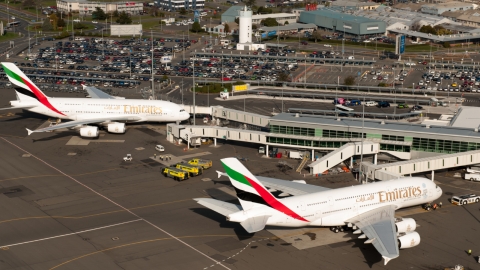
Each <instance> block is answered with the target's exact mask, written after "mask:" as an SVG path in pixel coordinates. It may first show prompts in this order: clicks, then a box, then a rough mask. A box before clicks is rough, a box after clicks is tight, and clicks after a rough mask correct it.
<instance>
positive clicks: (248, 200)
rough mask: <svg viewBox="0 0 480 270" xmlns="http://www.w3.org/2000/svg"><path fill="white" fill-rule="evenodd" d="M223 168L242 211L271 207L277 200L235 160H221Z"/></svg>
mask: <svg viewBox="0 0 480 270" xmlns="http://www.w3.org/2000/svg"><path fill="white" fill-rule="evenodd" d="M221 162H222V165H223V168H224V169H225V172H226V173H227V175H228V178H229V179H230V182H232V185H233V187H234V188H235V191H236V192H237V197H238V200H239V201H240V204H241V205H242V208H243V210H249V209H251V208H254V207H258V206H261V205H267V206H271V205H272V204H273V205H274V204H276V203H277V202H278V200H277V199H276V198H275V197H274V196H273V195H272V194H271V193H270V192H269V191H268V190H267V188H265V186H264V185H263V184H262V183H261V182H260V181H258V179H257V178H256V177H255V176H254V175H253V174H252V173H251V172H250V171H249V170H248V169H247V168H245V166H244V165H243V164H242V163H241V162H240V161H238V159H236V158H224V159H221Z"/></svg>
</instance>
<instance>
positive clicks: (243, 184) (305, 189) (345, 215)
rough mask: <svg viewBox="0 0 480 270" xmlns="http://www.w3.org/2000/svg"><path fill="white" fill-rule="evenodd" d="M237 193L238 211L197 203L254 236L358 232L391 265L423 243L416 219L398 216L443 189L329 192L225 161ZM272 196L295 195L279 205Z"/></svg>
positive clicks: (382, 186) (407, 181)
mask: <svg viewBox="0 0 480 270" xmlns="http://www.w3.org/2000/svg"><path fill="white" fill-rule="evenodd" d="M221 162H222V165H223V168H224V169H225V171H226V174H225V173H222V172H217V173H218V174H219V177H220V176H221V175H226V176H228V178H229V179H230V181H231V182H232V185H233V187H234V188H235V190H236V192H237V197H238V200H239V201H240V205H236V204H232V203H227V202H223V201H219V200H215V199H211V198H197V199H195V200H196V201H197V202H198V203H199V204H201V205H203V206H205V207H207V208H210V209H212V210H213V211H215V212H217V213H219V214H222V215H224V216H225V217H226V218H227V220H228V221H232V222H238V223H240V224H241V225H242V226H243V228H244V229H245V230H246V231H247V232H249V233H254V232H258V231H261V230H263V229H264V228H265V226H266V225H271V226H282V227H304V226H343V225H348V226H349V227H354V228H356V227H358V228H359V229H358V230H356V231H355V232H354V233H355V234H361V235H360V238H364V239H367V238H368V239H367V240H366V242H365V243H369V244H373V245H374V247H375V248H376V249H377V250H378V252H379V253H380V254H381V255H382V257H383V258H384V260H385V264H387V263H388V262H389V261H390V260H392V259H395V258H397V257H398V256H399V248H400V249H404V248H410V247H414V246H417V245H418V244H419V243H420V235H419V234H418V233H417V232H415V229H416V227H417V224H416V222H415V220H414V219H412V218H402V219H397V218H395V210H397V209H400V208H404V207H410V206H414V205H419V204H423V203H427V202H431V201H433V200H436V199H438V198H439V197H440V196H441V195H442V189H441V188H440V187H438V186H437V185H436V184H435V183H434V182H432V181H431V180H429V179H426V178H420V177H408V178H401V179H398V180H390V181H382V182H376V183H371V184H367V185H359V186H351V187H344V188H338V189H329V188H324V187H320V186H314V185H308V184H305V183H304V182H303V183H302V181H295V182H290V181H284V180H279V179H274V178H267V177H261V176H254V175H253V174H251V173H250V171H249V170H248V169H247V168H245V166H243V164H242V163H240V161H238V159H236V158H225V159H222V160H221ZM266 187H268V188H269V189H270V191H272V190H275V191H283V192H284V193H288V194H290V195H293V196H291V197H286V198H282V199H277V198H276V197H274V196H273V195H272V193H271V192H270V191H269V190H268V189H267V188H266Z"/></svg>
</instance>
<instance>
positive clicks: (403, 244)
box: [398, 232, 420, 249]
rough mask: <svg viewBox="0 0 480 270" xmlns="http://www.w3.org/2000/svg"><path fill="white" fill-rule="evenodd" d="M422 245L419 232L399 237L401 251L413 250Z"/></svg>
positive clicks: (403, 234)
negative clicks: (412, 248)
mask: <svg viewBox="0 0 480 270" xmlns="http://www.w3.org/2000/svg"><path fill="white" fill-rule="evenodd" d="M418 244H420V234H418V233H417V232H408V233H401V234H400V235H399V237H398V247H399V248H400V249H405V248H411V247H415V246H418Z"/></svg>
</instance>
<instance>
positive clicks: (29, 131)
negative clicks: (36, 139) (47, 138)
mask: <svg viewBox="0 0 480 270" xmlns="http://www.w3.org/2000/svg"><path fill="white" fill-rule="evenodd" d="M26 130H27V132H28V135H30V134H32V133H33V132H35V131H32V130H30V129H28V128H27V129H26Z"/></svg>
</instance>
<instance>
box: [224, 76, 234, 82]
mask: <svg viewBox="0 0 480 270" xmlns="http://www.w3.org/2000/svg"><path fill="white" fill-rule="evenodd" d="M231 80H232V79H230V78H228V77H223V78H222V81H224V82H225V81H231Z"/></svg>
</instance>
